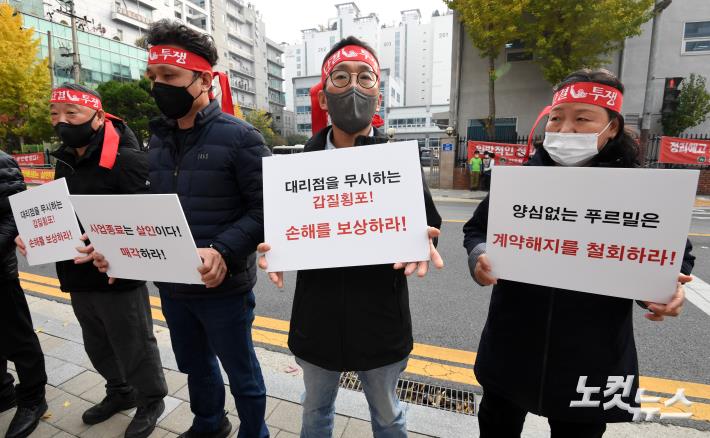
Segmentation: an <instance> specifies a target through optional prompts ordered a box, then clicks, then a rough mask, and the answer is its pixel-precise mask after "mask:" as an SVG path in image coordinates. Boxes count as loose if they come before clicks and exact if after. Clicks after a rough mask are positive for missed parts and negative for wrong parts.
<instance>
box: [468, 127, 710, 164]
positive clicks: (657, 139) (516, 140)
mask: <svg viewBox="0 0 710 438" xmlns="http://www.w3.org/2000/svg"><path fill="white" fill-rule="evenodd" d="M543 138H544V136H542V135H536V136H534V137H533V143H537V142H542V140H543ZM678 138H683V139H688V140H710V134H681V135H679V136H678ZM476 141H486V142H495V143H510V144H527V143H528V136H527V135H524V136H517V137H506V138H496V139H492V140H488V139H485V140H484V139H476ZM467 143H468V139H467V138H465V137H461V138H459V140H458V144H457V146H456V166H457V167H466V163H467V161H468V147H467ZM660 151H661V136H658V135H656V136H653V137H651V138H650V139H649V140H648V144H647V145H646V156H645V157H644V162H643V167H652V168H661V169H710V163H708V164H667V163H659V162H658V158H659V155H660Z"/></svg>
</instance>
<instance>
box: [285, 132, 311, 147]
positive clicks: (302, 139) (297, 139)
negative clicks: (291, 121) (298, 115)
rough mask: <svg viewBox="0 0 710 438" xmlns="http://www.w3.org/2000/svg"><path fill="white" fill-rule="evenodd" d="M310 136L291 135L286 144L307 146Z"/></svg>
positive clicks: (288, 136)
mask: <svg viewBox="0 0 710 438" xmlns="http://www.w3.org/2000/svg"><path fill="white" fill-rule="evenodd" d="M307 141H308V136H307V135H303V134H291V135H287V136H286V144H287V145H289V146H295V145H297V144H306V142H307Z"/></svg>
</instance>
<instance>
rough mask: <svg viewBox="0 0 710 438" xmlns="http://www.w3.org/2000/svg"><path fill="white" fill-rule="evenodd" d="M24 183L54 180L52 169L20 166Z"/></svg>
mask: <svg viewBox="0 0 710 438" xmlns="http://www.w3.org/2000/svg"><path fill="white" fill-rule="evenodd" d="M20 170H21V171H22V176H23V177H24V178H25V184H44V183H48V182H52V181H54V169H32V168H30V167H20Z"/></svg>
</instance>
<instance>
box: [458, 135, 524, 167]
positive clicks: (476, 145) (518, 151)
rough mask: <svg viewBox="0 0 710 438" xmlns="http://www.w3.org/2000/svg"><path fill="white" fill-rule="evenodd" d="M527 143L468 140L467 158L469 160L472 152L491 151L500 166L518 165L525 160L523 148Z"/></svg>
mask: <svg viewBox="0 0 710 438" xmlns="http://www.w3.org/2000/svg"><path fill="white" fill-rule="evenodd" d="M526 148H527V145H524V144H509V143H492V142H489V141H478V140H469V141H468V160H469V161H470V160H471V157H473V154H474V152H476V151H478V152H479V153H483V152H492V153H493V154H495V157H494V161H495V163H496V165H500V166H520V165H521V164H523V163H524V162H525V150H526Z"/></svg>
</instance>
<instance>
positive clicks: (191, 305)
mask: <svg viewBox="0 0 710 438" xmlns="http://www.w3.org/2000/svg"><path fill="white" fill-rule="evenodd" d="M160 298H161V300H162V304H163V314H164V315H165V320H166V321H167V323H168V327H169V328H170V338H171V339H172V343H173V351H174V352H175V359H176V360H177V364H178V368H179V369H180V371H182V372H183V373H185V374H187V385H188V389H189V391H190V407H191V409H192V413H193V414H195V418H194V420H193V423H192V427H193V428H194V430H195V431H197V432H212V431H215V430H217V429H218V428H219V425H220V423H221V421H222V418H223V417H224V398H225V390H224V381H223V380H222V374H221V372H220V369H219V363H220V362H221V364H222V367H223V368H224V370H225V371H226V373H227V376H228V377H229V384H230V388H231V391H232V395H233V396H234V401H235V404H236V406H237V413H238V414H239V420H240V422H241V424H240V426H239V433H238V434H237V437H239V438H246V437H248V438H257V437H258V438H264V437H268V436H269V431H268V430H267V428H266V423H265V422H264V414H265V411H266V388H265V387H264V379H263V377H262V375H261V367H260V366H259V362H258V360H257V358H256V353H255V352H254V344H253V343H252V339H251V326H252V323H253V322H254V305H255V302H254V292H253V291H250V292H247V293H245V294H243V295H230V296H221V297H220V296H202V297H197V298H187V299H185V298H183V299H176V298H171V297H170V296H169V294H167V293H165V292H164V291H163V290H161V291H160ZM217 359H219V362H217Z"/></svg>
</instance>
